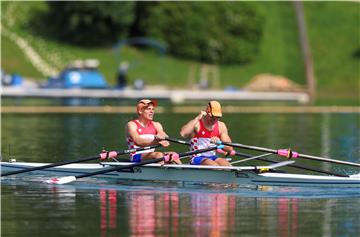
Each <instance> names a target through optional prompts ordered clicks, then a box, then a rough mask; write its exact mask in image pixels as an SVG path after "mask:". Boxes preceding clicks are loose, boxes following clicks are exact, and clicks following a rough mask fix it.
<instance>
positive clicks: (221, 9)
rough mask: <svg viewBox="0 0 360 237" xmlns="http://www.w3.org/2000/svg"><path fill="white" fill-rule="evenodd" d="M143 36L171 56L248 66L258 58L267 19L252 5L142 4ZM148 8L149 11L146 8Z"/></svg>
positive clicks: (214, 3) (141, 26) (141, 24)
mask: <svg viewBox="0 0 360 237" xmlns="http://www.w3.org/2000/svg"><path fill="white" fill-rule="evenodd" d="M141 4H143V7H142V9H146V12H147V15H148V16H147V17H146V18H141V19H138V21H139V23H138V25H139V27H140V29H139V30H138V31H139V32H145V34H146V36H147V37H152V38H156V39H159V40H161V41H163V42H165V43H166V44H167V45H168V48H169V51H170V53H172V54H174V55H176V56H180V57H184V58H191V59H195V60H200V61H203V62H206V63H247V62H250V61H252V60H253V59H254V57H255V56H256V54H257V51H258V48H259V44H260V40H261V36H262V31H263V25H264V17H263V16H262V15H261V14H259V12H258V11H257V10H256V8H255V5H253V4H252V3H248V2H157V3H156V4H154V3H151V4H149V3H146V2H144V3H141ZM144 6H145V7H144Z"/></svg>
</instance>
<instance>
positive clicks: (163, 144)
mask: <svg viewBox="0 0 360 237" xmlns="http://www.w3.org/2000/svg"><path fill="white" fill-rule="evenodd" d="M159 144H160V145H162V146H163V147H168V146H170V143H169V142H168V141H166V140H162V141H159Z"/></svg>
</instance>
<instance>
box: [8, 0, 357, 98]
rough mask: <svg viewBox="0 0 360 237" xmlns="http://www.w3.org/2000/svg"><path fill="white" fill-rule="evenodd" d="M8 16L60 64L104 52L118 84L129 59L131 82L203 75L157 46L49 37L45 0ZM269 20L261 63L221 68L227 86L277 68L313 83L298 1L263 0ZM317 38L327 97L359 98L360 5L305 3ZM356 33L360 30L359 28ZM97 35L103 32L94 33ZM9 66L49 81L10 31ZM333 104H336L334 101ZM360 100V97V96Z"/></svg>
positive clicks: (313, 40)
mask: <svg viewBox="0 0 360 237" xmlns="http://www.w3.org/2000/svg"><path fill="white" fill-rule="evenodd" d="M1 4H2V9H1V17H2V18H1V21H2V25H3V26H4V27H6V28H7V29H10V30H11V31H13V32H15V33H16V34H18V35H19V36H21V37H23V38H25V39H26V40H27V41H28V42H29V43H30V45H31V46H32V47H33V48H34V49H35V50H36V51H37V52H38V53H39V54H40V55H41V57H42V58H44V59H45V61H46V62H47V63H48V64H49V65H51V66H52V67H54V68H56V69H58V70H61V69H62V68H64V67H65V66H66V64H67V63H69V62H70V61H72V60H75V59H86V58H96V59H98V60H99V61H100V68H99V70H100V71H101V72H102V73H103V74H104V76H105V78H106V79H107V81H108V82H109V83H110V84H115V83H116V73H117V68H118V65H119V63H120V62H121V61H128V62H130V63H131V68H130V69H129V72H128V77H129V80H130V83H131V82H132V81H134V80H135V79H138V78H141V79H144V80H145V82H146V83H147V84H148V85H165V86H167V87H169V88H184V87H187V86H188V78H189V75H191V73H192V71H193V72H195V77H196V80H195V81H198V80H199V76H200V75H199V74H200V66H201V63H199V62H194V61H189V60H182V59H177V58H173V57H170V56H169V55H165V56H163V57H159V55H158V54H157V53H156V52H155V51H153V50H149V49H148V50H140V49H137V48H134V47H128V46H127V47H124V48H122V49H121V51H120V53H118V52H117V53H116V52H114V51H113V50H112V49H111V48H97V49H86V48H82V47H75V46H72V45H67V44H64V43H61V42H58V41H56V40H54V39H53V38H51V37H44V36H41V34H37V33H34V32H36V31H35V30H34V29H33V25H32V24H29V22H31V21H30V19H31V18H32V17H33V16H37V15H39V14H43V13H44V12H46V11H47V5H46V3H45V2H2V3H1ZM257 5H258V7H259V9H260V10H261V12H262V13H263V14H264V16H265V20H266V24H265V29H264V35H263V38H262V41H261V47H260V50H259V54H258V55H257V58H256V61H255V62H253V63H250V64H247V65H222V66H219V72H220V80H221V87H222V88H224V87H226V86H234V87H237V88H241V87H242V86H244V85H245V84H246V83H248V82H249V80H250V79H251V78H253V77H254V76H255V75H257V74H261V73H272V74H275V75H281V76H285V77H287V78H289V79H291V80H293V81H295V82H297V83H299V84H302V85H304V84H305V78H304V72H303V71H304V67H303V62H302V56H301V52H300V48H299V42H298V32H297V24H296V19H295V11H294V8H293V5H292V3H291V2H258V3H257ZM304 9H305V15H306V21H307V27H308V34H309V41H310V44H311V48H312V54H313V59H314V67H315V74H316V78H317V85H318V86H317V89H318V95H319V96H318V98H319V101H323V100H326V99H329V98H330V99H339V100H340V99H346V100H350V101H357V100H358V96H359V90H360V86H359V59H358V58H355V57H353V56H352V55H353V54H354V52H355V50H359V49H360V47H359V21H358V19H359V4H358V3H354V2H344V3H342V2H305V3H304ZM355 32H358V34H356V33H355ZM94 37H96V36H94ZM1 46H2V53H1V60H2V68H3V69H4V70H5V71H6V72H8V73H20V74H22V75H24V76H25V77H33V78H39V79H44V78H46V75H41V73H40V72H38V71H37V70H36V69H35V68H34V67H33V66H32V65H31V64H30V63H29V61H28V59H27V58H26V57H24V54H23V53H22V52H21V50H19V49H18V48H17V46H16V45H15V44H14V43H13V42H12V41H11V40H9V39H8V38H7V37H5V36H3V34H2V44H1ZM331 103H333V102H331ZM356 103H358V102H356Z"/></svg>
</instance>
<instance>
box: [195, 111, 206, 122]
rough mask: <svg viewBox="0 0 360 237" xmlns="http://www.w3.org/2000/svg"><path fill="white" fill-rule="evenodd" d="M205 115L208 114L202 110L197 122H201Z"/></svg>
mask: <svg viewBox="0 0 360 237" xmlns="http://www.w3.org/2000/svg"><path fill="white" fill-rule="evenodd" d="M205 115H206V112H205V111H203V110H201V111H200V113H199V115H198V116H197V117H196V118H197V120H199V119H202V118H203V117H204V116H205Z"/></svg>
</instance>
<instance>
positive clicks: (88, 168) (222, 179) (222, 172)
mask: <svg viewBox="0 0 360 237" xmlns="http://www.w3.org/2000/svg"><path fill="white" fill-rule="evenodd" d="M129 164H132V163H129V162H105V163H100V164H89V163H85V164H83V163H82V164H80V163H76V164H69V165H63V166H59V167H56V168H50V169H46V170H37V171H32V172H29V173H26V174H44V175H56V176H59V177H60V176H67V175H80V174H87V173H91V172H95V171H99V170H102V169H104V168H106V167H113V166H126V165H129ZM280 164H281V163H280ZM287 164H289V163H286V161H285V162H284V164H283V165H277V166H276V167H279V166H285V165H287ZM0 165H1V172H3V173H5V172H10V171H15V170H19V169H28V168H31V167H38V166H43V165H47V163H29V162H0ZM276 167H275V166H232V167H225V166H216V167H215V166H202V165H161V164H148V165H144V166H141V167H134V168H131V169H127V170H126V169H125V170H120V171H115V172H109V173H105V174H101V175H98V176H96V177H98V178H110V179H116V180H139V181H140V180H141V181H177V182H191V183H221V184H239V185H249V184H253V185H268V186H324V187H335V186H336V187H356V188H360V176H358V175H357V176H350V177H336V176H323V175H308V174H292V173H284V172H276V171H271V172H268V171H269V170H271V169H274V168H276ZM26 174H22V175H26Z"/></svg>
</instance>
